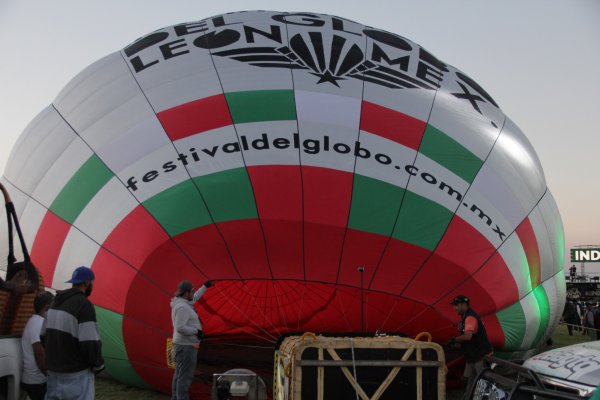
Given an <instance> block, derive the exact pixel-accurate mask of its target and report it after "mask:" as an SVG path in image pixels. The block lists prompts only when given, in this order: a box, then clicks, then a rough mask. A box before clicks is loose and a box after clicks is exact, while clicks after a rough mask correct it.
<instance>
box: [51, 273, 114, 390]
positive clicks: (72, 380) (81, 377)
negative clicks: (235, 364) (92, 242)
mask: <svg viewBox="0 0 600 400" xmlns="http://www.w3.org/2000/svg"><path fill="white" fill-rule="evenodd" d="M93 282H94V273H93V272H92V270H91V269H90V268H88V267H78V268H76V269H75V271H73V275H72V277H71V279H70V280H68V281H67V283H71V284H72V285H73V287H72V288H71V289H67V290H63V291H60V292H58V294H57V295H56V297H55V298H54V303H53V304H52V307H50V309H49V310H48V315H47V317H46V321H45V323H44V325H43V326H42V333H41V335H42V336H43V343H44V346H45V349H46V367H47V369H48V389H47V392H46V400H76V399H77V400H84V399H93V398H94V374H95V373H98V372H100V371H102V370H103V369H104V359H103V358H102V353H101V347H102V343H101V342H100V334H99V332H98V324H97V322H96V311H95V310H94V305H93V304H92V303H91V302H90V301H89V300H88V297H89V296H90V294H91V293H92V289H93Z"/></svg>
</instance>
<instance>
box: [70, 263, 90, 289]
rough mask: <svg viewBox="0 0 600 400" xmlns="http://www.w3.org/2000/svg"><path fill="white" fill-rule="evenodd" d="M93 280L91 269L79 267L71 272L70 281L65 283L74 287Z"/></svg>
mask: <svg viewBox="0 0 600 400" xmlns="http://www.w3.org/2000/svg"><path fill="white" fill-rule="evenodd" d="M94 279H95V276H94V271H92V269H91V268H88V267H84V266H81V267H77V268H75V271H73V275H72V276H71V279H69V280H68V281H67V282H65V283H72V284H74V285H78V284H80V283H83V282H85V281H93V280H94Z"/></svg>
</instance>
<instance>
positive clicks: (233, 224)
mask: <svg viewBox="0 0 600 400" xmlns="http://www.w3.org/2000/svg"><path fill="white" fill-rule="evenodd" d="M217 226H218V228H219V230H220V231H221V234H222V235H223V238H224V239H225V243H227V248H228V249H229V252H230V253H231V257H232V258H233V262H234V263H235V266H236V268H237V270H238V271H239V272H240V275H241V279H270V278H272V276H271V271H270V270H269V263H268V261H267V253H266V251H265V241H264V237H263V233H262V231H261V227H260V222H259V221H258V220H257V219H246V220H237V221H226V222H219V223H218V224H217Z"/></svg>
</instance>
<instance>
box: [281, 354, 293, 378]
mask: <svg viewBox="0 0 600 400" xmlns="http://www.w3.org/2000/svg"><path fill="white" fill-rule="evenodd" d="M283 372H285V376H287V377H288V378H291V377H292V360H291V359H290V361H288V363H287V364H286V366H285V368H284V369H283Z"/></svg>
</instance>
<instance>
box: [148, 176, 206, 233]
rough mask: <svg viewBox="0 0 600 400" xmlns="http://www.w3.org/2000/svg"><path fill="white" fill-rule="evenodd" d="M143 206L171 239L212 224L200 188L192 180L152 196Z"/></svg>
mask: <svg viewBox="0 0 600 400" xmlns="http://www.w3.org/2000/svg"><path fill="white" fill-rule="evenodd" d="M142 205H143V206H144V207H145V208H146V210H148V212H149V213H150V214H151V215H152V216H153V217H154V218H156V220H157V221H158V223H159V224H160V225H161V226H162V227H163V228H164V229H165V231H167V233H168V234H169V235H170V236H171V237H173V236H176V235H178V234H180V233H182V232H186V231H188V230H190V229H193V228H196V227H198V226H204V225H208V224H210V223H211V219H210V215H209V214H208V210H207V209H206V207H205V206H204V203H203V202H202V198H201V197H200V195H199V193H198V188H197V187H196V186H195V185H194V183H193V182H192V181H190V180H186V181H183V182H181V183H179V184H177V185H175V186H173V187H171V188H169V189H167V190H164V191H162V192H160V193H159V194H157V195H155V196H152V197H151V198H149V199H147V200H146V201H144V202H143V203H142Z"/></svg>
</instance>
